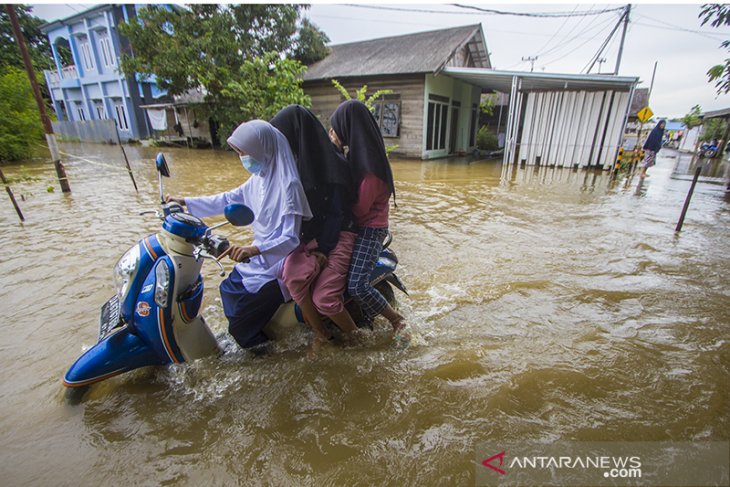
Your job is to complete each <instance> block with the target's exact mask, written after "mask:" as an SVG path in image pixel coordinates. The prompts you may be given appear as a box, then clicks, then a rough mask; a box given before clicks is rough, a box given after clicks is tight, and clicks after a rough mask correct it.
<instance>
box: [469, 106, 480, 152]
mask: <svg viewBox="0 0 730 487" xmlns="http://www.w3.org/2000/svg"><path fill="white" fill-rule="evenodd" d="M478 117H479V106H478V105H477V104H476V103H472V105H471V122H470V123H469V147H474V146H475V145H476V138H477V120H478Z"/></svg>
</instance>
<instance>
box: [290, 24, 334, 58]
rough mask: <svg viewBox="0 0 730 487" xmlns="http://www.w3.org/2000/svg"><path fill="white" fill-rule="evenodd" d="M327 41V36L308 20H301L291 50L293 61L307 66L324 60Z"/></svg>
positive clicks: (326, 52) (327, 51)
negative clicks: (294, 43)
mask: <svg viewBox="0 0 730 487" xmlns="http://www.w3.org/2000/svg"><path fill="white" fill-rule="evenodd" d="M329 41H330V38H329V37H327V34H325V33H324V32H322V31H321V30H319V28H318V27H317V26H316V25H314V24H313V23H312V22H310V21H309V19H307V18H303V19H302V25H301V26H300V27H299V34H298V36H297V39H296V45H295V47H294V49H293V54H294V59H296V60H297V61H299V62H300V63H302V64H305V65H307V66H308V65H310V64H314V63H316V62H317V61H319V60H320V59H324V58H325V57H326V56H327V54H329V49H327V43H328V42H329Z"/></svg>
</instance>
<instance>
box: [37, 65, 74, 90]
mask: <svg viewBox="0 0 730 487" xmlns="http://www.w3.org/2000/svg"><path fill="white" fill-rule="evenodd" d="M45 75H46V78H47V79H48V83H50V84H52V85H57V84H58V83H60V82H61V80H62V79H78V77H79V73H78V72H77V71H76V66H74V65H71V66H66V67H65V68H63V69H62V70H61V72H60V73H59V72H58V71H55V70H54V71H49V70H46V71H45Z"/></svg>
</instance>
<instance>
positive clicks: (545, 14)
mask: <svg viewBox="0 0 730 487" xmlns="http://www.w3.org/2000/svg"><path fill="white" fill-rule="evenodd" d="M452 5H453V6H454V7H460V8H465V9H471V10H476V11H477V12H482V13H487V14H493V15H516V16H518V17H542V18H545V17H581V16H588V15H601V14H605V13H608V12H617V11H619V10H623V7H617V8H607V9H603V10H583V11H580V12H575V11H573V12H531V13H527V12H507V11H504V10H495V9H490V8H481V7H472V6H471V5H461V4H458V3H454V4H452Z"/></svg>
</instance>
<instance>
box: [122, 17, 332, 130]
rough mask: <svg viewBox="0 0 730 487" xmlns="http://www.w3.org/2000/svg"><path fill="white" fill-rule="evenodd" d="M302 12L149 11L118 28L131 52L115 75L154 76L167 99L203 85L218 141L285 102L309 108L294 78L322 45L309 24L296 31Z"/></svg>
mask: <svg viewBox="0 0 730 487" xmlns="http://www.w3.org/2000/svg"><path fill="white" fill-rule="evenodd" d="M304 8H307V7H306V6H304V5H284V4H273V5H265V4H242V5H211V4H194V5H189V6H188V7H187V8H181V7H173V8H168V7H166V6H161V5H148V6H146V7H144V8H142V9H140V10H139V11H138V13H137V17H136V18H131V19H130V20H129V22H127V23H123V24H121V25H120V27H119V30H120V32H121V34H122V35H124V36H125V37H126V38H127V39H129V43H130V47H131V49H130V50H129V51H128V52H125V53H123V54H122V70H123V71H124V73H125V74H127V75H128V76H133V75H135V74H137V73H139V74H140V75H142V77H147V78H150V77H152V76H155V77H156V82H157V84H158V86H160V87H161V88H163V89H167V90H168V92H169V93H170V94H171V95H179V94H182V93H184V92H186V91H188V90H190V89H194V88H199V87H201V86H202V87H204V88H205V91H206V93H207V95H206V102H208V104H209V108H210V111H211V115H212V116H213V117H214V118H216V119H217V120H218V122H219V123H220V124H221V126H222V130H220V131H219V133H220V134H221V136H222V137H224V136H225V135H227V134H228V133H230V132H229V131H230V130H232V129H233V127H235V125H236V124H238V123H240V122H241V121H242V120H246V119H250V118H268V117H270V116H271V115H273V114H274V113H276V112H277V111H278V110H279V109H281V108H283V107H284V106H285V105H287V104H289V103H302V104H305V105H308V104H309V99H308V97H306V96H305V95H304V92H303V91H302V89H301V77H300V76H299V75H300V74H301V73H302V72H303V70H304V69H305V68H304V67H303V66H302V64H301V63H300V62H299V61H298V60H297V59H305V60H308V61H315V60H317V59H320V57H319V56H324V55H326V51H322V50H321V49H320V50H319V51H317V49H318V46H319V44H321V45H322V46H323V45H324V43H325V42H326V41H327V40H328V39H327V38H326V36H324V34H323V33H321V31H319V29H317V28H316V27H315V26H314V25H313V24H311V23H309V22H308V21H307V22H302V26H301V27H299V26H298V20H299V14H300V12H301V10H302V9H304ZM302 29H304V30H302ZM318 33H319V34H321V36H322V37H321V39H320V40H321V42H319V43H318V41H317V36H318V35H319V34H318ZM132 53H133V54H134V55H132ZM294 73H296V74H294Z"/></svg>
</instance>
